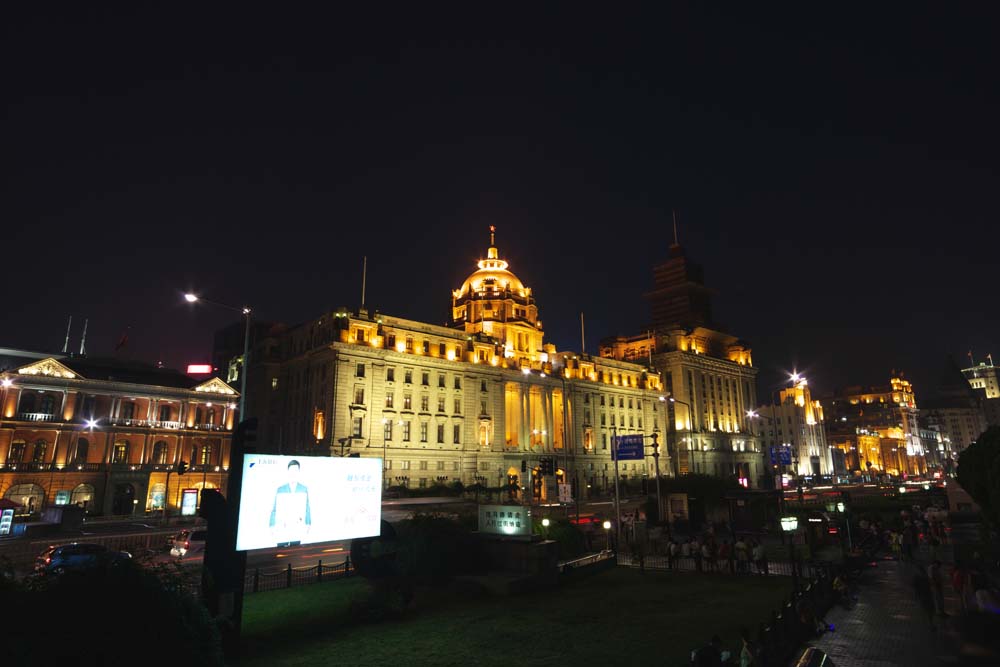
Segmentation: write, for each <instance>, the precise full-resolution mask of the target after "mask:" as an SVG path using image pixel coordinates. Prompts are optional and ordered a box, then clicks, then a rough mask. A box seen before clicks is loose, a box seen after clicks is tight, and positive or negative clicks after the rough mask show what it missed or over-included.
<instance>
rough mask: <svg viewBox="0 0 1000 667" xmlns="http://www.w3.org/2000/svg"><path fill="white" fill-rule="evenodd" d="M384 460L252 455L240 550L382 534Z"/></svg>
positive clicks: (244, 491)
mask: <svg viewBox="0 0 1000 667" xmlns="http://www.w3.org/2000/svg"><path fill="white" fill-rule="evenodd" d="M381 511H382V459H361V458H356V459H355V458H331V457H328V456H275V455H272V454H247V455H246V456H245V457H244V461H243V488H242V492H241V496H240V518H239V525H238V527H237V531H236V549H237V550H238V551H248V550H250V549H266V548H268V547H285V546H294V545H296V544H311V543H313V542H329V541H332V540H347V539H351V538H354V537H371V536H374V535H378V534H379V533H380V526H381V523H380V522H381V518H382V517H381Z"/></svg>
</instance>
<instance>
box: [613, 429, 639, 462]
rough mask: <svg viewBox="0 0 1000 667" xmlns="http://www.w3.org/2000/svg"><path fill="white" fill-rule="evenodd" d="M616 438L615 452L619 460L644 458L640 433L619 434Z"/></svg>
mask: <svg viewBox="0 0 1000 667" xmlns="http://www.w3.org/2000/svg"><path fill="white" fill-rule="evenodd" d="M616 440H617V444H616V449H615V454H616V456H617V457H618V460H619V461H641V460H642V459H644V458H646V457H645V454H644V452H643V436H642V435H620V436H618V437H617V438H616Z"/></svg>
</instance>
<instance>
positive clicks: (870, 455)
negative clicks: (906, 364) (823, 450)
mask: <svg viewBox="0 0 1000 667" xmlns="http://www.w3.org/2000/svg"><path fill="white" fill-rule="evenodd" d="M821 403H822V407H823V411H824V414H825V416H826V425H827V433H826V438H827V441H828V443H829V444H830V445H832V446H833V447H835V448H837V449H839V450H840V451H841V452H842V455H843V457H844V465H845V467H846V471H847V472H851V473H856V474H862V475H878V474H888V475H893V476H902V475H904V474H906V475H916V474H923V473H924V472H926V471H927V463H926V460H925V456H924V444H923V441H922V439H921V437H920V425H919V424H918V422H917V415H918V411H917V402H916V397H915V395H914V392H913V386H912V385H911V384H910V382H909V381H908V380H907V379H906V378H905V377H903V374H902V373H895V372H894V373H893V376H892V378H891V379H890V381H889V384H888V385H886V386H877V387H860V386H854V387H847V388H845V389H842V390H840V391H838V392H837V393H836V394H835V395H834V396H832V397H830V398H825V399H822V401H821Z"/></svg>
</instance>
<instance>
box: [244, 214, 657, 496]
mask: <svg viewBox="0 0 1000 667" xmlns="http://www.w3.org/2000/svg"><path fill="white" fill-rule="evenodd" d="M477 267H478V268H477V269H476V270H475V271H474V272H473V273H472V274H471V275H470V276H469V277H468V279H466V280H465V282H464V283H463V284H462V286H461V287H460V288H459V289H457V290H454V291H453V292H452V294H451V306H452V322H451V326H439V325H434V324H426V323H423V322H418V321H414V320H408V319H403V318H398V317H392V316H389V315H384V314H380V313H378V312H373V311H368V310H365V309H359V310H358V311H354V312H351V311H348V310H347V309H346V308H342V309H338V310H336V311H334V312H331V313H327V314H325V315H323V316H321V317H318V318H316V319H314V320H312V321H309V322H306V323H304V324H301V325H298V326H295V327H291V328H289V329H288V330H287V331H285V332H283V333H280V334H278V333H276V334H275V335H273V336H272V337H270V338H265V339H263V340H261V341H259V342H258V344H257V346H256V347H255V351H254V353H253V354H251V359H252V360H253V362H252V363H254V364H255V365H254V366H253V367H252V368H251V371H250V375H249V376H248V379H249V380H250V382H251V385H250V387H251V388H249V389H248V394H249V397H250V400H251V402H252V405H251V408H250V410H251V414H253V415H255V416H257V417H258V418H259V419H260V430H259V433H260V437H259V441H260V442H261V449H262V450H264V451H268V450H269V451H274V452H285V453H292V452H294V453H301V454H315V455H333V456H346V455H351V454H356V455H359V456H362V457H367V456H371V457H379V458H383V459H384V466H385V482H386V484H387V485H405V486H410V487H429V486H433V485H435V484H452V483H454V482H462V483H463V484H465V485H470V484H475V483H477V482H478V483H480V484H483V485H484V486H488V487H492V488H495V487H497V486H501V485H507V484H508V483H509V482H513V483H516V484H518V485H519V486H522V487H523V488H524V490H525V493H526V494H531V496H532V497H534V498H537V499H539V500H552V499H554V498H555V494H556V486H555V484H556V483H561V482H572V483H574V489H583V494H582V497H587V496H588V495H590V494H594V493H604V492H606V491H607V490H608V488H609V486H610V485H612V484H613V479H614V468H613V467H612V465H613V464H612V460H611V438H612V436H614V435H616V434H617V435H626V434H638V433H642V434H645V435H648V436H651V435H652V434H653V433H659V434H663V433H664V431H665V425H666V420H665V416H666V408H665V406H664V403H663V401H661V398H663V387H662V383H661V380H660V375H659V373H657V372H654V371H652V370H650V369H649V368H647V367H645V366H642V365H640V364H635V363H630V362H625V361H616V360H614V359H602V358H596V357H591V356H588V355H585V354H581V353H578V352H559V351H557V350H556V348H555V346H554V345H551V344H547V343H545V342H544V332H543V328H542V322H541V320H540V319H539V316H538V307H537V304H536V303H535V299H534V294H533V292H532V291H531V289H530V288H529V287H526V286H524V284H523V283H522V282H521V281H520V280H519V279H518V278H517V276H515V275H514V274H513V273H511V271H510V270H509V267H508V264H507V262H506V261H505V260H503V259H502V258H501V257H500V253H499V250H498V249H497V247H496V244H495V243H494V236H493V233H492V230H491V238H490V246H489V248H488V250H487V253H486V257H485V259H481V260H480V261H479V263H478V265H477ZM258 348H260V349H258ZM256 364H260V368H259V370H258V366H257V365H256ZM648 442H649V444H650V445H651V444H652V439H651V438H650V440H649V441H648ZM660 443H661V445H662V443H663V439H662V437H661V439H660ZM265 447H266V448H267V449H266V450H265V449H264V448H265ZM647 453H648V454H650V455H651V454H652V447H648V448H647ZM542 457H552V458H554V459H555V461H556V463H555V467H556V469H557V470H556V476H555V479H552V478H551V477H546V478H545V481H544V483H542V482H537V483H536V484H535V486H534V488H530V489H529V488H528V485H529V480H531V479H532V476H529V475H528V474H527V473H526V471H528V470H534V469H536V468H537V467H538V464H539V459H540V458H542ZM660 464H661V471H663V472H664V474H665V473H666V471H667V470H668V469H669V460H668V458H667V457H666V454H665V453H664V454H663V455H662V456H661V460H660ZM619 465H620V468H619V470H620V475H621V477H623V478H625V479H626V480H628V481H629V482H631V483H636V482H638V481H640V480H642V479H643V478H644V477H646V476H650V475H652V473H653V459H652V456H647V457H646V459H645V460H641V461H622V462H620V464H619ZM522 467H524V468H525V471H522ZM611 488H613V487H611ZM574 493H575V491H574Z"/></svg>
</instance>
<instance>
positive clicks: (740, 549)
mask: <svg viewBox="0 0 1000 667" xmlns="http://www.w3.org/2000/svg"><path fill="white" fill-rule="evenodd" d="M733 550H734V551H735V552H736V572H737V574H744V573H745V572H746V569H747V543H746V542H744V541H743V538H742V537H741V538H739V539H737V540H736V544H735V545H733Z"/></svg>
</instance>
